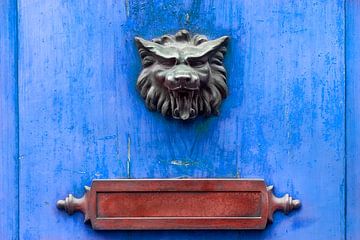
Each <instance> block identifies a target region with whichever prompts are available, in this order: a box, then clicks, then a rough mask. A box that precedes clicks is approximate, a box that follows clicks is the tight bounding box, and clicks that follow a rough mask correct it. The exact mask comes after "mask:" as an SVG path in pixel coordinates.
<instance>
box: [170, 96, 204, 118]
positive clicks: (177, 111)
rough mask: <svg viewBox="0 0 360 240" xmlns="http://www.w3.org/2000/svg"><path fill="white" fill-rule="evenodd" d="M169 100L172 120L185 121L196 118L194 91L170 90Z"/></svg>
mask: <svg viewBox="0 0 360 240" xmlns="http://www.w3.org/2000/svg"><path fill="white" fill-rule="evenodd" d="M170 99H171V111H172V115H173V117H174V118H177V119H182V120H187V119H190V118H194V117H196V115H197V112H196V110H195V109H196V100H197V94H196V90H172V91H170Z"/></svg>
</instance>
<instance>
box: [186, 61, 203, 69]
mask: <svg viewBox="0 0 360 240" xmlns="http://www.w3.org/2000/svg"><path fill="white" fill-rule="evenodd" d="M188 63H189V65H190V66H191V67H202V66H203V65H204V64H205V62H204V61H201V60H188Z"/></svg>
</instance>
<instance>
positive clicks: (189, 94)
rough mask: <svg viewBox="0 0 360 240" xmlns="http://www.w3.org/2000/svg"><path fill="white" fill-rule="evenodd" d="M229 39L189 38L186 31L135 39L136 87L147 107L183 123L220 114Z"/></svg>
mask: <svg viewBox="0 0 360 240" xmlns="http://www.w3.org/2000/svg"><path fill="white" fill-rule="evenodd" d="M228 39H229V37H227V36H223V37H220V38H218V39H215V40H208V39H207V37H205V36H203V35H194V36H192V37H191V36H190V34H189V32H188V31H186V30H181V31H179V32H177V33H176V34H175V35H164V36H162V37H160V38H156V39H153V40H152V41H147V40H145V39H142V38H140V37H136V38H135V41H136V45H137V47H138V49H139V54H140V57H141V60H142V66H143V69H142V71H141V73H140V75H139V77H138V79H137V84H136V85H137V89H138V90H139V92H140V94H141V96H142V97H143V98H144V100H145V103H146V105H147V107H148V108H149V109H150V110H152V111H159V112H161V113H162V115H164V116H172V117H173V118H175V119H182V120H188V119H192V118H195V117H197V116H198V115H201V114H204V115H205V116H209V115H211V114H214V115H217V114H219V108H220V105H221V102H222V100H223V99H224V98H225V97H226V96H227V94H228V88H227V85H226V70H225V67H224V64H223V60H224V54H225V52H226V45H227V41H228Z"/></svg>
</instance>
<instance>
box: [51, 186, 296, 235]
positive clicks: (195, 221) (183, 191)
mask: <svg viewBox="0 0 360 240" xmlns="http://www.w3.org/2000/svg"><path fill="white" fill-rule="evenodd" d="M272 188H273V187H272V186H270V187H266V184H265V182H264V181H263V180H260V179H259V180H247V179H175V180H174V179H133V180H128V179H122V180H94V181H93V183H92V186H91V188H86V193H85V195H84V196H83V197H82V198H80V199H77V198H75V197H73V196H72V195H71V194H70V195H69V197H67V198H66V199H65V200H59V201H58V203H57V207H58V208H59V209H63V210H65V211H66V212H67V213H68V214H70V215H71V214H73V213H74V212H75V211H80V212H82V213H84V215H85V221H88V220H89V222H90V223H91V225H92V227H93V228H94V229H97V230H122V229H264V228H265V227H266V224H267V223H268V222H272V220H273V213H274V212H275V211H278V210H280V211H282V212H284V213H285V214H287V213H288V212H290V211H292V210H293V209H296V208H299V207H300V201H299V200H294V199H292V198H291V197H290V196H289V195H288V194H286V195H285V196H284V197H282V198H277V197H276V196H274V195H273V193H272Z"/></svg>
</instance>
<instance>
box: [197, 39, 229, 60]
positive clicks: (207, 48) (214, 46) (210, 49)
mask: <svg viewBox="0 0 360 240" xmlns="http://www.w3.org/2000/svg"><path fill="white" fill-rule="evenodd" d="M228 41H229V37H228V36H223V37H220V38H217V39H215V40H211V41H207V42H203V43H201V44H200V45H199V46H198V47H199V48H200V51H199V53H198V55H199V56H198V57H203V56H206V55H211V54H213V53H215V52H217V51H218V50H220V49H221V48H226V45H227V43H228Z"/></svg>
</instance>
